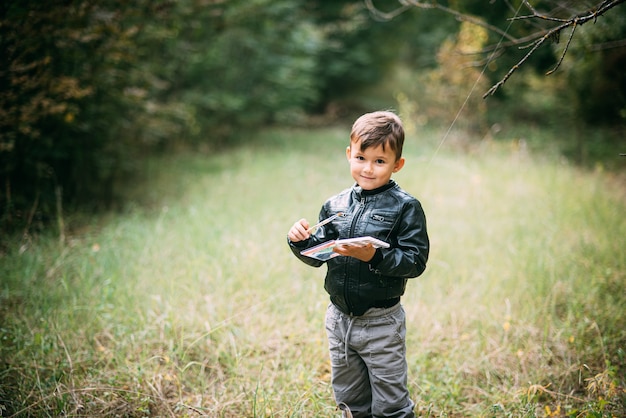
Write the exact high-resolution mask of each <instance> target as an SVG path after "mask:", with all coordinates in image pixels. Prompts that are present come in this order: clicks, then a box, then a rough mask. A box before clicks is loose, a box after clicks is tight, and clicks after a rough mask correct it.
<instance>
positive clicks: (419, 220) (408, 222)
mask: <svg viewBox="0 0 626 418" xmlns="http://www.w3.org/2000/svg"><path fill="white" fill-rule="evenodd" d="M338 212H343V213H344V216H342V217H339V218H336V219H335V220H333V221H332V222H331V223H329V224H326V225H325V226H322V227H320V228H319V229H318V230H317V231H316V232H315V233H314V235H311V237H310V238H309V239H308V240H305V241H300V242H291V241H289V246H290V248H291V250H292V252H293V253H294V254H295V255H296V257H298V258H299V259H300V260H302V261H303V262H305V263H306V264H308V265H310V266H314V267H319V266H321V265H322V264H324V263H326V264H327V265H328V272H327V273H326V279H325V282H324V288H325V289H326V291H327V292H328V294H329V295H330V299H331V302H333V303H334V304H335V305H336V306H337V307H338V308H339V309H340V310H341V311H342V312H344V313H346V314H349V315H354V316H359V315H363V314H364V313H365V311H367V310H368V309H369V308H372V307H390V306H393V305H395V304H396V303H398V302H399V301H400V296H402V295H403V294H404V290H405V288H406V282H407V279H409V278H412V277H417V276H419V275H420V274H422V273H423V272H424V270H425V269H426V261H427V259H428V251H429V241H428V233H427V231H426V218H425V216H424V211H423V210H422V206H421V204H420V202H419V201H418V200H417V199H415V198H414V197H413V196H411V195H409V194H408V193H406V192H405V191H404V190H402V189H401V188H400V186H398V184H397V183H395V182H394V181H393V180H392V181H390V182H389V183H388V184H387V185H385V186H383V187H380V188H378V189H376V190H363V189H361V188H360V187H359V186H358V185H355V186H353V187H352V188H350V189H347V190H344V191H342V192H341V193H339V194H338V195H336V196H333V197H331V198H330V199H328V200H327V201H326V202H325V203H324V205H323V206H322V209H321V211H320V215H319V219H320V221H321V220H323V219H326V218H328V217H330V216H332V215H334V214H336V213H338ZM368 235H369V236H372V237H374V238H378V239H381V240H383V241H386V242H388V243H389V244H390V245H391V246H390V248H386V249H385V248H379V249H377V250H376V255H375V256H374V258H373V259H372V260H371V261H370V262H369V263H365V262H363V261H360V260H358V259H356V258H353V257H343V256H340V257H334V258H331V259H330V260H328V261H326V262H324V261H320V260H317V259H315V258H310V257H306V256H303V255H302V254H300V251H302V250H303V249H306V248H310V247H313V246H315V245H318V244H320V243H322V242H325V241H329V240H333V239H342V238H352V237H362V236H368Z"/></svg>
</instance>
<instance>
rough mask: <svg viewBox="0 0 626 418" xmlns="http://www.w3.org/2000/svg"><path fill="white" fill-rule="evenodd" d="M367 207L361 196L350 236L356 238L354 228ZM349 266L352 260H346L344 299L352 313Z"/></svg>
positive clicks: (353, 218)
mask: <svg viewBox="0 0 626 418" xmlns="http://www.w3.org/2000/svg"><path fill="white" fill-rule="evenodd" d="M364 208H365V197H361V201H360V202H359V207H358V209H357V211H356V214H355V216H353V217H352V223H351V224H350V234H349V238H354V229H355V227H356V224H357V222H358V220H359V219H361V216H362V214H363V209H364ZM349 266H350V260H348V261H346V273H345V274H346V278H345V280H344V281H343V294H344V299H345V300H346V303H347V305H348V309H349V310H350V315H352V311H353V309H352V302H351V301H350V298H349V292H348V282H349V275H348V270H349Z"/></svg>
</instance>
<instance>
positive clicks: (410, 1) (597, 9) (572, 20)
mask: <svg viewBox="0 0 626 418" xmlns="http://www.w3.org/2000/svg"><path fill="white" fill-rule="evenodd" d="M364 1H365V5H366V6H367V8H368V10H369V11H370V13H371V14H372V15H373V16H375V17H376V18H378V19H381V20H390V19H393V18H394V17H396V16H398V15H399V14H400V13H403V12H404V11H406V10H408V9H409V8H410V7H418V8H421V9H437V10H441V11H443V12H445V13H448V14H450V15H452V16H454V17H455V18H456V19H458V20H460V21H465V22H470V23H473V24H475V25H478V26H481V27H483V28H486V29H488V30H490V31H491V32H494V33H497V34H498V35H500V36H501V37H502V39H503V40H506V41H504V42H500V43H498V44H497V45H495V46H491V47H487V48H484V49H483V50H481V51H477V52H478V53H487V52H494V53H496V52H498V51H499V50H500V49H503V48H507V47H511V46H516V45H517V46H519V48H520V49H525V48H530V50H529V51H528V53H527V54H526V55H524V56H523V57H522V58H521V59H520V60H519V61H518V62H517V64H515V65H513V66H512V67H511V68H510V69H509V71H508V72H507V73H506V74H505V75H504V77H502V79H501V80H500V81H498V82H497V83H496V84H494V85H493V86H492V87H491V88H490V89H489V90H488V91H487V92H486V93H485V94H484V95H483V98H486V97H487V96H490V95H493V94H494V93H495V92H496V91H497V90H498V89H499V88H500V87H502V85H504V83H506V81H507V80H508V79H509V78H510V77H511V76H512V75H513V73H514V72H515V71H517V70H518V69H519V68H520V67H521V66H522V65H524V64H525V63H526V61H527V60H528V59H529V58H530V57H531V56H532V55H533V54H534V53H535V52H536V51H537V49H538V48H539V47H540V46H542V45H543V44H544V43H545V42H546V41H547V40H554V41H556V42H558V40H559V38H560V34H561V32H562V31H563V30H565V29H571V32H570V34H569V36H568V39H567V44H566V45H565V48H564V50H563V52H562V53H561V55H560V57H559V60H558V61H557V63H556V65H555V66H554V68H552V69H551V70H550V71H548V72H547V73H546V75H550V74H553V73H554V72H555V71H556V70H557V69H558V68H559V67H560V66H561V64H562V63H563V59H564V58H565V55H567V52H568V51H569V47H570V44H571V42H572V39H573V38H574V34H575V32H576V29H577V28H578V27H579V26H582V25H584V24H585V23H587V22H589V21H594V22H595V21H596V20H597V18H598V17H599V16H602V15H603V14H604V13H606V12H607V11H608V10H611V9H612V8H614V7H616V6H618V5H620V4H622V3H624V2H626V0H603V1H602V2H601V3H599V4H598V5H597V6H594V7H589V8H588V9H587V10H585V11H584V12H582V13H576V14H571V15H570V16H568V17H557V16H555V15H553V14H544V13H540V12H539V11H537V10H536V9H535V8H534V7H533V6H532V5H531V4H530V1H529V0H522V3H521V5H520V6H523V7H525V8H526V9H527V10H528V12H529V14H526V15H520V16H517V15H515V16H514V17H512V18H509V19H507V20H509V22H511V23H514V22H518V21H529V22H548V23H549V24H552V25H553V26H552V27H550V28H547V29H542V30H538V31H537V32H535V33H533V34H531V35H529V36H525V37H523V38H516V37H514V36H512V35H511V34H509V33H508V29H507V30H502V29H500V28H498V27H496V26H493V25H490V24H489V23H487V22H485V21H484V20H483V19H480V18H477V17H475V16H470V15H468V14H465V13H462V12H460V11H458V10H455V9H452V8H450V7H447V6H443V5H441V4H439V3H438V2H437V0H432V1H425V0H398V3H399V4H400V7H399V8H398V9H396V10H394V11H393V12H389V13H385V12H382V11H380V10H379V9H378V8H377V7H376V6H375V5H374V3H373V0H364ZM524 44H526V46H520V45H524ZM615 44H616V45H618V46H621V45H623V41H615Z"/></svg>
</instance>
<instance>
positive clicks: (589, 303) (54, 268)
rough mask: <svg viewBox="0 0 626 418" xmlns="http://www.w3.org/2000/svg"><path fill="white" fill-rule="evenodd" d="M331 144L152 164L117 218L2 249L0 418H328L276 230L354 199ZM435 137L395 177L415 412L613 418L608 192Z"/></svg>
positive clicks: (307, 294) (622, 296) (305, 281)
mask: <svg viewBox="0 0 626 418" xmlns="http://www.w3.org/2000/svg"><path fill="white" fill-rule="evenodd" d="M347 135H348V129H347V128H346V129H331V128H329V129H324V130H313V131H304V130H294V131H289V130H280V131H268V132H264V133H262V134H260V137H259V138H258V140H257V141H255V143H254V145H250V146H247V147H245V148H240V149H237V150H232V151H228V152H225V153H222V154H210V153H204V154H181V155H176V156H172V157H170V158H168V159H161V160H158V161H157V160H155V161H152V162H151V163H150V164H149V166H148V167H147V176H146V178H147V179H148V180H147V182H146V183H145V184H144V186H143V187H145V189H144V190H142V191H141V194H139V192H138V194H137V195H136V196H141V198H139V197H137V199H136V201H135V203H134V204H132V201H131V204H129V206H128V208H127V209H126V210H125V211H124V212H123V213H119V214H115V215H109V216H105V217H99V218H97V219H93V220H91V221H89V222H88V225H87V226H86V227H81V228H80V229H76V230H69V231H66V233H65V235H66V240H65V242H64V243H63V244H62V245H61V244H60V243H59V234H58V233H53V232H51V233H50V234H49V235H46V236H38V237H31V238H30V239H24V240H22V242H19V243H18V242H16V243H15V245H14V246H13V247H11V248H10V249H9V250H8V251H7V252H6V253H5V254H2V255H1V256H0V257H1V258H0V275H1V277H2V280H1V288H0V341H1V346H0V416H17V417H26V416H38V417H46V416H50V417H53V416H54V417H56V416H124V417H126V416H128V417H143V416H162V417H175V416H176V417H186V416H188V417H195V416H210V417H330V416H339V413H338V412H337V410H336V408H335V405H334V403H333V400H332V391H331V387H330V364H329V360H328V358H327V352H326V336H325V331H324V326H323V319H324V313H325V308H326V305H327V303H328V298H327V295H326V294H325V292H324V290H323V275H324V272H325V267H322V268H320V269H313V268H311V267H308V266H306V265H304V264H303V263H301V262H300V261H298V260H297V259H296V258H295V257H293V256H292V255H291V253H290V251H289V249H288V247H287V245H286V233H287V231H288V229H289V227H290V226H291V225H292V223H293V222H294V221H296V220H297V219H299V218H300V217H306V218H308V219H309V220H315V219H316V218H317V213H318V210H319V208H320V206H321V204H322V202H323V201H324V200H325V199H326V198H327V197H328V196H330V195H331V194H334V193H335V192H337V191H339V190H340V189H343V188H345V187H349V186H350V185H351V177H350V174H349V171H348V165H347V162H346V161H345V156H344V149H345V147H346V145H347ZM442 137H443V136H442V134H441V133H439V132H436V131H425V132H422V133H420V134H416V135H412V136H411V137H409V138H408V139H407V143H406V145H405V157H406V159H407V164H406V165H405V168H404V169H403V170H402V171H401V172H400V173H398V175H397V176H396V177H395V178H396V179H397V180H398V182H399V183H400V185H401V186H402V187H403V188H405V189H406V190H407V191H409V192H411V193H412V194H414V195H415V196H417V197H418V198H419V199H420V200H421V201H422V204H423V206H424V209H425V211H426V215H427V218H428V226H429V233H430V237H431V244H432V250H431V258H430V260H429V265H428V268H427V270H426V272H425V273H424V275H423V276H422V277H420V278H417V279H415V280H412V281H411V282H410V283H409V285H408V287H407V293H406V294H405V296H404V298H403V304H404V306H405V309H406V312H407V328H408V337H407V338H408V361H409V368H410V369H409V379H410V380H409V383H410V390H411V392H412V396H413V398H414V399H415V401H416V403H417V408H416V412H417V413H418V415H420V416H431V417H469V416H475V417H543V416H551V417H555V416H558V417H561V416H568V417H611V416H615V417H617V416H624V415H625V414H626V405H625V404H626V391H625V387H626V378H625V372H626V315H625V312H626V291H625V290H624V285H625V284H626V217H625V215H626V196H625V194H624V187H625V186H624V182H623V181H622V182H620V181H619V179H618V177H617V176H616V175H615V174H611V173H606V172H603V171H602V170H596V171H583V170H581V169H578V168H576V167H573V166H571V165H569V164H567V163H566V162H564V161H563V160H561V159H560V158H559V157H558V156H557V155H556V154H555V153H552V152H532V151H529V150H527V149H526V148H525V147H524V146H520V142H519V141H515V140H514V139H515V138H510V140H508V141H500V142H495V141H482V142H477V143H475V144H474V145H472V146H470V147H457V146H455V145H454V144H455V143H456V142H457V141H454V140H453V138H452V137H450V138H449V140H448V139H446V141H445V142H444V143H443V145H442V146H441V147H439V145H438V144H440V142H441V139H442ZM522 145H523V143H522ZM146 201H147V202H149V204H146V203H145V202H146ZM65 223H66V225H72V220H71V219H65Z"/></svg>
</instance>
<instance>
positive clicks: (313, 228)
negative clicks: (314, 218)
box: [306, 212, 343, 234]
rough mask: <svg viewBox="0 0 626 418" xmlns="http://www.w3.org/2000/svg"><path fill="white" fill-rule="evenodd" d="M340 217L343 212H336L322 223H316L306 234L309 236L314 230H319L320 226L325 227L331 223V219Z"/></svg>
mask: <svg viewBox="0 0 626 418" xmlns="http://www.w3.org/2000/svg"><path fill="white" fill-rule="evenodd" d="M340 216H343V212H337V213H336V214H334V215H333V216H331V217H330V218H326V219H324V220H323V221H322V222H319V223H316V224H315V225H313V226H312V227H310V228H309V229H307V230H306V232H307V233H309V234H310V233H311V232H313V231H314V230H315V228H319V227H320V226H323V225H326V224H327V223H329V222H331V221H332V220H333V219H336V218H338V217H340Z"/></svg>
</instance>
